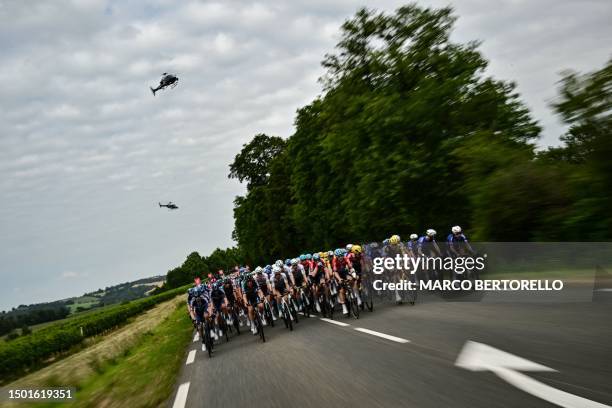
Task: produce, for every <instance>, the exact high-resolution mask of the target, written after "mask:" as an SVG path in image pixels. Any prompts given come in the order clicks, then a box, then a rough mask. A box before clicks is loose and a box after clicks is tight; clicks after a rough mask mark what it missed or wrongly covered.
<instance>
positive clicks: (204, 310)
mask: <svg viewBox="0 0 612 408" xmlns="http://www.w3.org/2000/svg"><path fill="white" fill-rule="evenodd" d="M195 281H196V286H195V287H193V288H192V289H193V290H192V296H191V300H190V304H189V308H190V311H191V312H193V316H194V318H195V321H196V325H197V327H198V331H199V333H200V338H201V340H202V351H206V343H205V339H204V333H203V329H202V324H203V323H204V320H207V319H208V318H209V316H210V313H211V311H212V310H211V301H210V288H209V287H208V286H207V285H204V284H202V283H201V281H200V278H196V279H195Z"/></svg>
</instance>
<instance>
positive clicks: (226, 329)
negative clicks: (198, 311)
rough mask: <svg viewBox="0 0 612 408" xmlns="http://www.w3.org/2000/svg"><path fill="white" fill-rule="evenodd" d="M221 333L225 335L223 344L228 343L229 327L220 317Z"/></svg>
mask: <svg viewBox="0 0 612 408" xmlns="http://www.w3.org/2000/svg"><path fill="white" fill-rule="evenodd" d="M221 322H222V323H221V331H222V332H223V334H224V335H225V342H226V343H228V342H229V326H228V325H227V322H226V321H225V319H224V318H223V317H221Z"/></svg>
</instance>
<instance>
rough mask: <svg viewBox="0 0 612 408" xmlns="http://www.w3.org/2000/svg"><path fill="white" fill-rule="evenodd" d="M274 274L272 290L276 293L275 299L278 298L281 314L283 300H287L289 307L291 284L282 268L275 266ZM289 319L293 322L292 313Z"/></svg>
mask: <svg viewBox="0 0 612 408" xmlns="http://www.w3.org/2000/svg"><path fill="white" fill-rule="evenodd" d="M272 273H273V276H274V277H273V279H272V289H273V291H274V297H275V298H276V303H277V305H278V307H279V312H280V307H281V306H280V305H281V304H282V300H283V299H284V300H285V304H286V305H287V306H288V305H289V303H288V302H289V299H288V298H287V295H288V294H289V289H290V287H289V282H288V281H287V275H285V274H284V273H282V272H281V269H280V268H278V267H276V266H274V267H273V268H272ZM289 318H290V319H291V320H293V316H292V314H291V313H289Z"/></svg>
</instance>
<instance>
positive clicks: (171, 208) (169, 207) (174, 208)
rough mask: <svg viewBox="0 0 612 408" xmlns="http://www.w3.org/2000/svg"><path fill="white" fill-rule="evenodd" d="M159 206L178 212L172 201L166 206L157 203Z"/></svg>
mask: <svg viewBox="0 0 612 408" xmlns="http://www.w3.org/2000/svg"><path fill="white" fill-rule="evenodd" d="M157 204H159V207H160V208H161V207H166V208H167V209H169V210H178V205H176V204H174V203H173V202H172V201H170V202H168V204H162V203H157Z"/></svg>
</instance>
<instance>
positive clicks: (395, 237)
mask: <svg viewBox="0 0 612 408" xmlns="http://www.w3.org/2000/svg"><path fill="white" fill-rule="evenodd" d="M389 243H390V244H391V245H397V244H399V243H400V236H399V235H393V236H391V238H389Z"/></svg>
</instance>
